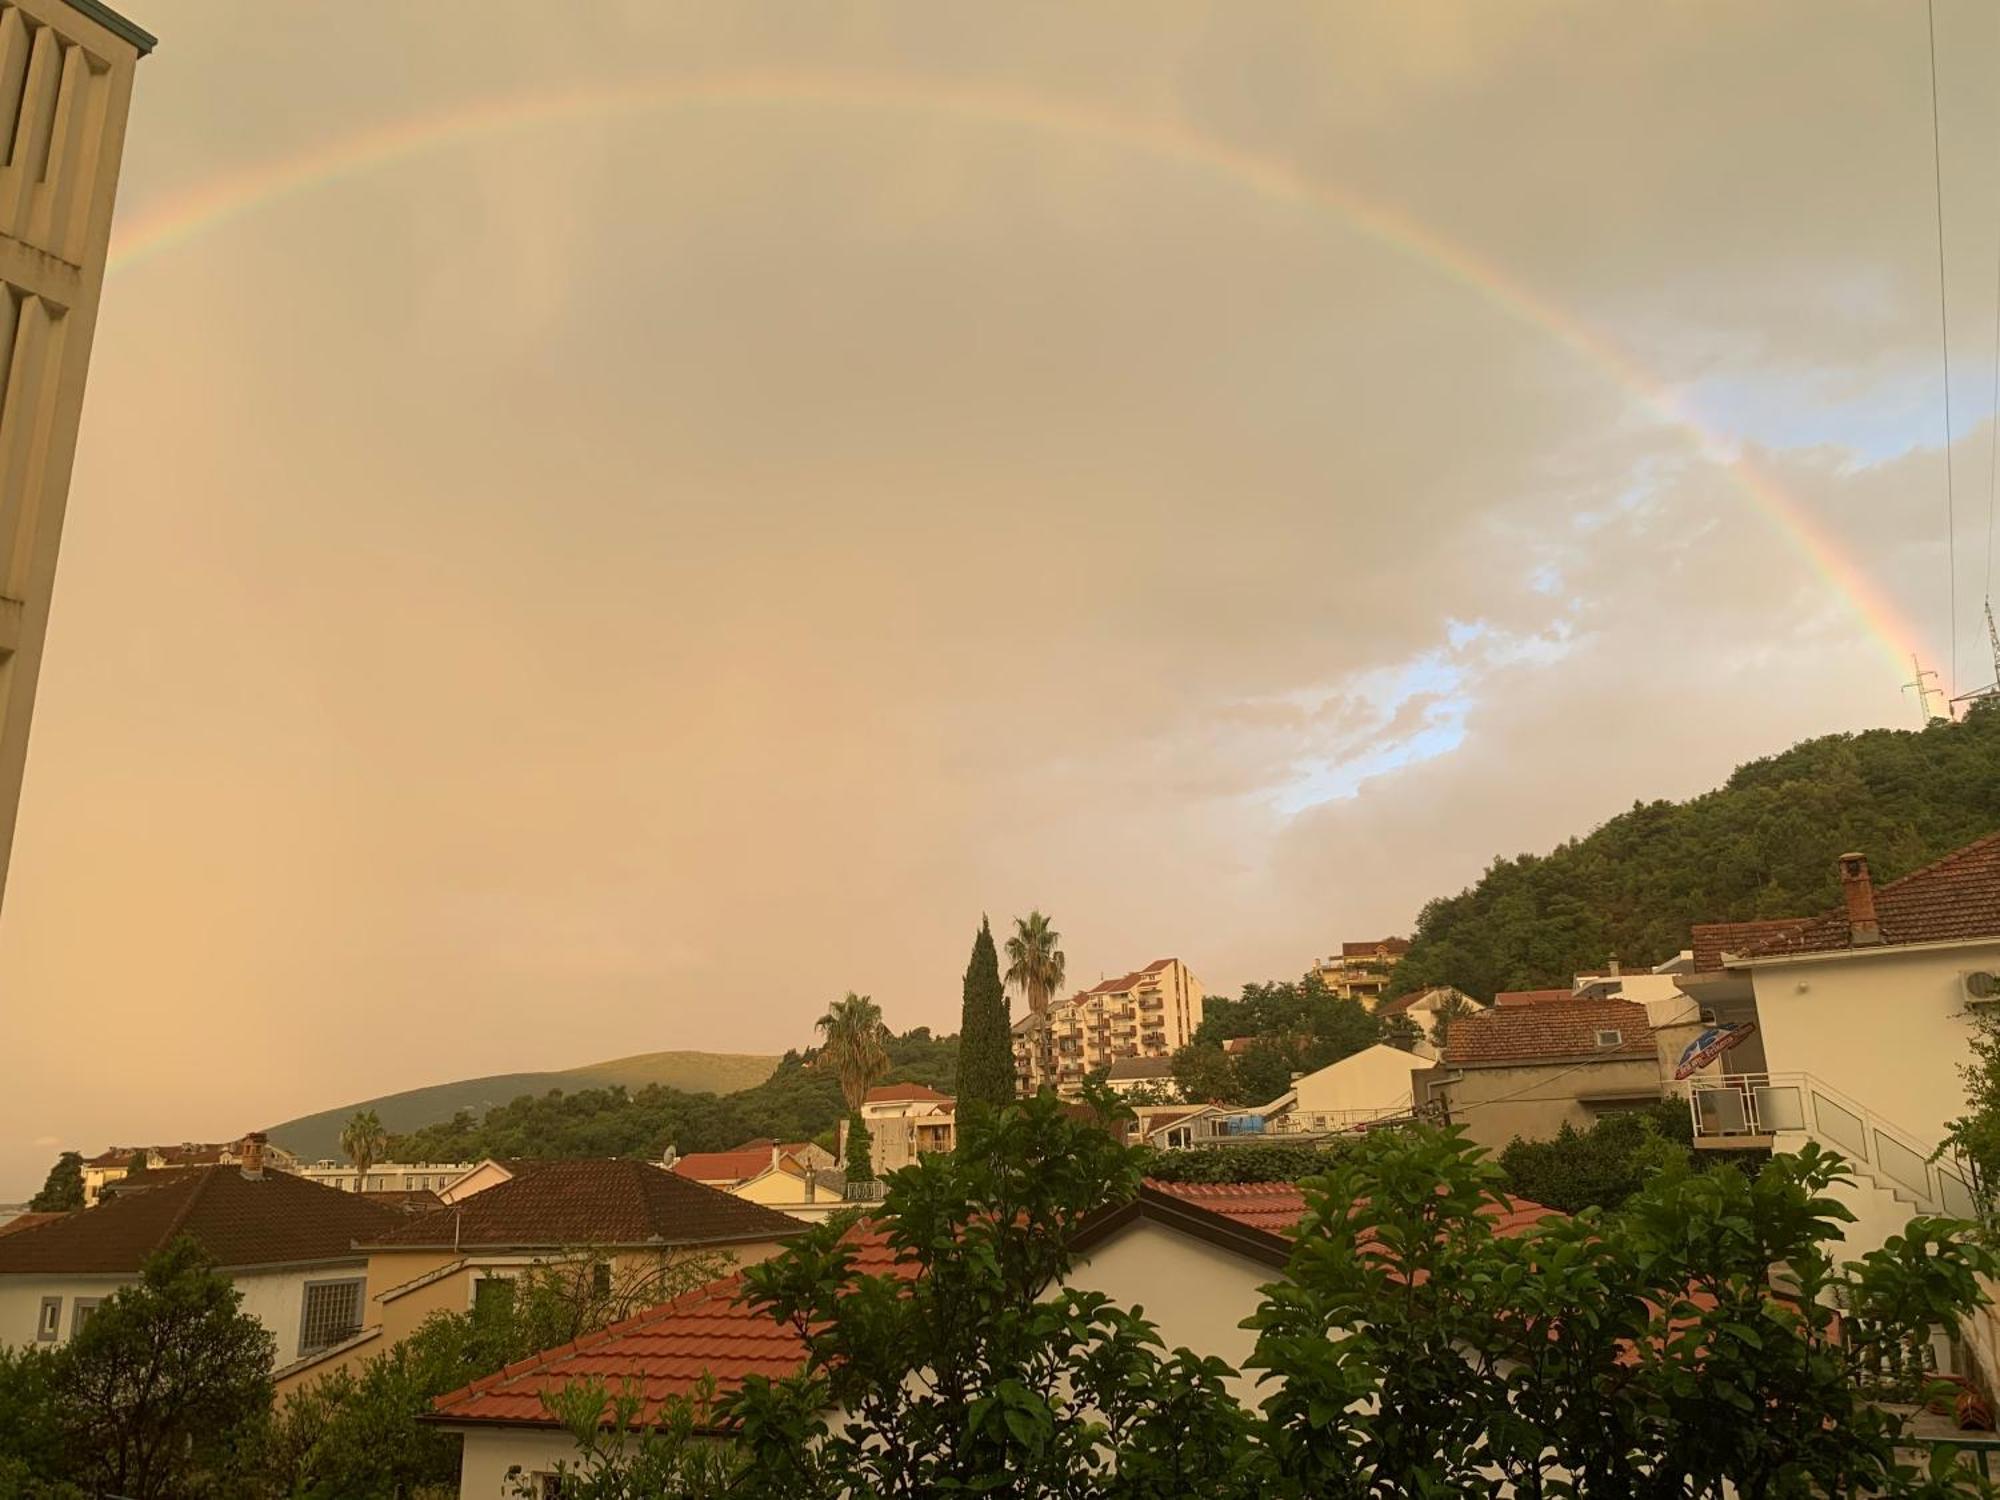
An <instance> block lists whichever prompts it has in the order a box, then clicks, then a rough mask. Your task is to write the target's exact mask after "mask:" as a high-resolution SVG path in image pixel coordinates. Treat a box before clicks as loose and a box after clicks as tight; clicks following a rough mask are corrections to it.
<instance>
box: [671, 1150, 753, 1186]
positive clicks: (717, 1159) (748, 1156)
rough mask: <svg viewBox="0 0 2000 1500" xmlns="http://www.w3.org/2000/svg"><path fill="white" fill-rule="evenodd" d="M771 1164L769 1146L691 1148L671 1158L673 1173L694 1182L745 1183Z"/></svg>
mask: <svg viewBox="0 0 2000 1500" xmlns="http://www.w3.org/2000/svg"><path fill="white" fill-rule="evenodd" d="M770 1165H771V1148H770V1147H769V1146H765V1147H762V1148H761V1149H760V1148H757V1147H753V1146H739V1147H738V1148H737V1149H736V1150H734V1151H692V1152H689V1153H688V1154H687V1155H686V1156H683V1157H681V1158H680V1159H678V1160H677V1161H675V1163H674V1165H673V1171H674V1175H675V1176H677V1177H688V1178H692V1179H693V1180H694V1181H696V1182H747V1181H748V1180H749V1179H750V1178H752V1177H755V1176H756V1175H757V1174H758V1173H759V1172H762V1171H765V1170H767V1169H768V1168H769V1167H770Z"/></svg>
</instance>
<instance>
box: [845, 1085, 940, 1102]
mask: <svg viewBox="0 0 2000 1500" xmlns="http://www.w3.org/2000/svg"><path fill="white" fill-rule="evenodd" d="M949 1098H951V1095H949V1094H940V1093H939V1092H938V1091H937V1090H936V1089H934V1088H928V1087H926V1086H925V1085H923V1084H921V1083H885V1084H883V1085H882V1086H881V1087H880V1088H873V1089H870V1090H869V1091H868V1093H867V1096H866V1097H865V1098H863V1099H862V1101H861V1102H862V1103H863V1104H912V1103H918V1102H921V1101H923V1100H926V1099H949Z"/></svg>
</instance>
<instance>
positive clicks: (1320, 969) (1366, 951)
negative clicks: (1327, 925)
mask: <svg viewBox="0 0 2000 1500" xmlns="http://www.w3.org/2000/svg"><path fill="white" fill-rule="evenodd" d="M1409 951H1410V940H1409V939H1408V938H1395V937H1392V938H1374V939H1371V940H1369V941H1367V942H1361V943H1342V944H1341V945H1340V951H1339V952H1338V953H1336V954H1334V955H1333V956H1332V957H1330V958H1323V959H1321V960H1320V961H1319V962H1318V963H1316V964H1314V965H1313V968H1312V971H1313V973H1315V974H1317V975H1318V976H1319V978H1320V981H1321V983H1323V984H1324V985H1325V986H1326V987H1327V988H1328V989H1330V990H1332V991H1333V993H1334V994H1336V995H1338V996H1339V997H1340V998H1341V999H1343V1000H1359V1001H1360V1002H1361V1003H1362V1004H1363V1005H1365V1006H1367V1007H1368V1008H1369V1009H1370V1010H1373V1009H1374V1008H1375V1002H1376V1001H1378V1000H1380V999H1381V998H1382V991H1383V990H1384V989H1385V988H1387V987H1388V983H1389V975H1390V974H1391V973H1392V972H1393V971H1394V969H1395V967H1396V964H1397V963H1398V962H1399V961H1400V960H1401V959H1402V957H1403V955H1404V954H1405V953H1408V952H1409Z"/></svg>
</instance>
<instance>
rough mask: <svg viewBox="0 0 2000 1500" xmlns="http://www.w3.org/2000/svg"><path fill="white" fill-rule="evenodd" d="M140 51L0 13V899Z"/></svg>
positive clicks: (53, 17)
mask: <svg viewBox="0 0 2000 1500" xmlns="http://www.w3.org/2000/svg"><path fill="white" fill-rule="evenodd" d="M152 46H153V38H152V37H150V36H148V35H147V34H146V33H145V32H143V31H141V30H140V29H139V28H138V27H136V26H134V25H133V24H132V23H131V22H130V21H127V20H125V19H124V18H123V17H122V16H119V15H117V14H116V13H114V12H113V11H111V10H109V9H107V8H106V7H105V6H103V5H102V4H99V3H98V0H0V146H4V152H0V894H4V893H5V890H6V885H7V853H8V850H9V848H10V847H11V846H12V844H13V841H14V815H15V811H16V809H17V807H18V806H19V803H20V797H21V774H22V772H23V770H24V769H25V768H26V766H27V760H28V718H29V715H30V713H31V712H32V711H33V709H34V704H35V679H36V677H37V676H38V675H39V673H40V671H41V664H42V638H43V636H44V635H45V633H46V632H47V629H48V623H49V597H50V594H51V592H52V590H53V588H54V586H55V576H56V545H57V543H58V542H59V541H60V540H61V536H62V521H63V508H64V506H65V505H66V504H67V503H68V500H69V472H70V462H71V460H72V459H73V458H74V457H75V454H76V431H77V421H78V418H79V417H80V416H81V415H82V411H83V377H84V371H85V368H86V367H87V366H88V365H89V363H90V340H91V334H92V333H93V332H94V331H95V328H96V325H97V297H98V291H99V289H100V287H101V286H102V284H103V281H104V260H105V252H106V249H107V247H108V246H109V244H110V240H111V205H112V200H113V199H114V198H115V197H116V195H117V191H118V163H119V159H120V157H121V156H122V154H123V152H124V149H125V116H126V113H127V111H128V109H129V108H130V105H131V102H132V77H133V74H134V72H135V71H136V70H137V67H138V62H139V59H140V57H142V56H143V55H144V54H145V53H147V52H149V51H151V50H152Z"/></svg>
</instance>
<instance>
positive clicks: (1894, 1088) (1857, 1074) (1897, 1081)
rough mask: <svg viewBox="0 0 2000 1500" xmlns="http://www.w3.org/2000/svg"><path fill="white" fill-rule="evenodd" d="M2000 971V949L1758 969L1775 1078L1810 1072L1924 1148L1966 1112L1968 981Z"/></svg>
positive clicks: (1849, 957)
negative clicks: (1974, 973) (1963, 978)
mask: <svg viewBox="0 0 2000 1500" xmlns="http://www.w3.org/2000/svg"><path fill="white" fill-rule="evenodd" d="M1967 969H1989V970H2000V942H1993V943H1981V944H1976V945H1973V944H1968V945H1965V946H1962V947H1951V948H1943V947H1940V948H1933V949H1921V948H1920V949H1915V950H1908V949H1896V948H1885V949H1880V950H1875V951H1866V950H1863V951H1859V952H1850V953H1842V954H1838V955H1829V956H1826V957H1820V958H1815V959H1809V960H1808V959H1799V960H1792V961H1788V962H1782V963H1764V964H1758V965H1756V966H1755V967H1754V968H1753V969H1752V970H1751V976H1752V980H1753V982H1754V985H1755V988H1756V994H1757V1022H1758V1027H1759V1030H1760V1031H1761V1033H1762V1037H1763V1042H1764V1056H1765V1059H1766V1061H1767V1063H1768V1064H1769V1067H1770V1071H1771V1072H1773V1073H1810V1074H1813V1075H1814V1076H1815V1077H1817V1078H1820V1079H1821V1080H1823V1081H1824V1082H1826V1083H1827V1084H1829V1085H1830V1086H1831V1087H1833V1088H1834V1089H1837V1090H1838V1091H1839V1092H1841V1093H1843V1094H1846V1095H1848V1096H1849V1097H1850V1098H1852V1099H1854V1100H1855V1101H1857V1102H1858V1103H1860V1104H1862V1105H1863V1106H1865V1107H1866V1108H1867V1109H1869V1110H1871V1111H1872V1112H1873V1113H1874V1114H1876V1115H1877V1116H1878V1117H1880V1118H1881V1119H1882V1120H1884V1121H1886V1122H1887V1123H1889V1124H1891V1125H1895V1126H1900V1127H1901V1128H1902V1129H1903V1130H1905V1131H1907V1132H1908V1133H1909V1134H1910V1135H1912V1136H1914V1137H1915V1138H1916V1139H1917V1141H1918V1142H1919V1143H1920V1144H1922V1145H1925V1146H1935V1145H1936V1144H1937V1143H1938V1142H1939V1141H1941V1140H1942V1139H1943V1138H1944V1131H1945V1126H1946V1124H1947V1123H1948V1122H1949V1121H1950V1120H1952V1119H1953V1118H1955V1117H1956V1116H1958V1115H1960V1114H1962V1113H1963V1112H1964V1110H1965V1085H1964V1083H1963V1081H1962V1080H1961V1079H1960V1077H1959V1073H1958V1069H1959V1065H1960V1064H1961V1063H1964V1062H1966V1061H1968V1060H1969V1059H1970V1056H1971V1051H1970V1038H1971V1033H1972V1021H1971V1019H1970V1018H1969V1017H1968V1016H1967V1015H1966V1014H1965V1005H1964V1002H1963V1000H1962V998H1961V995H1960V991H1959V975H1960V974H1961V973H1962V972H1964V971H1965V970H1967Z"/></svg>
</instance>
